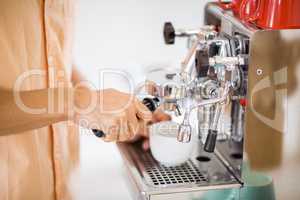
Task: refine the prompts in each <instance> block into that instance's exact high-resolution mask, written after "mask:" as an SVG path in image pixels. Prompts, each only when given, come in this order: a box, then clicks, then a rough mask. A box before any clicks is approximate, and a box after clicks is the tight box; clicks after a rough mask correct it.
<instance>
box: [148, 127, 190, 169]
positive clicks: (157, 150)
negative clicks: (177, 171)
mask: <svg viewBox="0 0 300 200" xmlns="http://www.w3.org/2000/svg"><path fill="white" fill-rule="evenodd" d="M178 129H179V124H177V123H176V122H173V121H164V122H159V123H156V124H152V125H151V126H150V127H149V132H150V149H151V153H152V155H153V157H154V158H155V160H157V161H158V162H160V163H161V164H163V165H165V166H176V165H180V164H183V163H184V162H186V161H187V160H188V159H189V157H190V155H191V153H192V150H193V147H194V141H195V139H194V138H193V137H192V139H191V141H190V142H189V143H182V142H178V141H177V132H178Z"/></svg>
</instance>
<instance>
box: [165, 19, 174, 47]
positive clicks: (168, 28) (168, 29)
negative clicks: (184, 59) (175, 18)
mask: <svg viewBox="0 0 300 200" xmlns="http://www.w3.org/2000/svg"><path fill="white" fill-rule="evenodd" d="M175 36H176V35H175V29H174V26H173V24H172V23H171V22H166V23H165V24H164V39H165V43H166V44H174V43H175Z"/></svg>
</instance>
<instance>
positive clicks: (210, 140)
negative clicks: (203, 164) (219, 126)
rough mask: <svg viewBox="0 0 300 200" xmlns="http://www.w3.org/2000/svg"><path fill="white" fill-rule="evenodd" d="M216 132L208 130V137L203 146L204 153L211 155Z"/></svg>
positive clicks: (215, 140)
mask: <svg viewBox="0 0 300 200" xmlns="http://www.w3.org/2000/svg"><path fill="white" fill-rule="evenodd" d="M217 136H218V132H217V131H216V130H211V129H209V130H208V135H207V138H206V141H205V144H204V151H206V152H208V153H212V152H214V151H215V147H216V142H217Z"/></svg>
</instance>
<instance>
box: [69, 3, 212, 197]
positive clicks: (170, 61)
mask: <svg viewBox="0 0 300 200" xmlns="http://www.w3.org/2000/svg"><path fill="white" fill-rule="evenodd" d="M206 2H207V0H188V1H183V0H181V1H179V0H176V1H175V0H152V1H150V0H106V1H105V0H78V5H77V15H76V26H75V41H74V42H75V43H74V52H73V53H74V58H75V61H76V63H77V65H78V66H79V69H80V71H81V72H82V73H83V74H84V75H85V76H86V77H87V78H88V79H89V80H90V81H92V82H93V83H94V84H95V85H96V86H97V87H99V84H98V83H99V79H98V74H99V73H98V72H99V69H103V68H112V69H121V70H125V71H127V72H128V73H130V75H131V76H132V77H133V78H134V81H135V82H136V83H138V82H140V81H142V80H143V79H144V76H145V71H146V70H147V68H149V67H150V66H166V67H173V66H178V63H179V62H180V60H181V59H182V58H183V56H184V54H185V52H186V41H185V40H184V39H183V40H182V39H179V40H176V42H175V45H173V46H166V45H165V44H164V41H163V37H162V27H163V24H164V22H165V21H171V22H173V24H174V26H175V28H176V27H179V28H197V27H200V26H201V24H202V22H203V10H204V5H205V3H206ZM104 87H114V88H117V89H120V90H126V86H124V80H123V79H119V78H118V77H115V76H110V77H106V79H105V86H104ZM80 169H81V170H82V171H81V176H80V177H72V178H74V179H76V181H75V182H76V184H75V185H74V187H73V188H75V190H76V191H77V194H78V195H76V197H74V198H75V199H84V200H87V199H88V200H91V199H122V200H126V199H131V198H130V195H129V192H128V190H127V185H126V183H125V182H124V179H123V171H122V169H123V166H122V162H121V159H120V155H119V154H118V152H117V150H116V148H115V146H114V145H113V144H105V143H104V142H102V141H100V140H98V139H97V138H95V137H93V136H86V135H81V166H80ZM87 191H89V192H87Z"/></svg>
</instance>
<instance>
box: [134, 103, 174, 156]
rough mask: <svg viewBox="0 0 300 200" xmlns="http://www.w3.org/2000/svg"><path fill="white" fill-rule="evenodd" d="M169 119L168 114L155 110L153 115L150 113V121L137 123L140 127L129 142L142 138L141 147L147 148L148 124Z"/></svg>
mask: <svg viewBox="0 0 300 200" xmlns="http://www.w3.org/2000/svg"><path fill="white" fill-rule="evenodd" d="M169 120H171V116H170V115H167V114H166V113H164V112H163V111H162V110H161V109H157V110H155V111H154V113H153V115H152V119H151V121H150V123H147V124H140V125H139V127H140V129H139V131H138V134H136V135H135V137H133V138H132V139H131V140H130V141H129V142H136V141H138V140H141V139H142V140H143V143H142V148H143V149H144V150H145V151H147V150H149V148H150V144H149V130H148V126H149V124H154V123H158V122H161V121H169Z"/></svg>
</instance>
